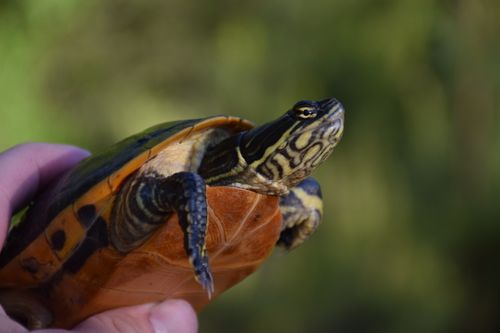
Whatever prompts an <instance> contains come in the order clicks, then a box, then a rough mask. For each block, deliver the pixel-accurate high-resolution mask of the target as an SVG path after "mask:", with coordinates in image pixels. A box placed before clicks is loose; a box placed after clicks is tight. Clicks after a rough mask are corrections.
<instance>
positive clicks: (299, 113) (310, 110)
mask: <svg viewBox="0 0 500 333" xmlns="http://www.w3.org/2000/svg"><path fill="white" fill-rule="evenodd" d="M293 111H294V113H295V116H296V117H297V118H299V119H310V118H314V117H316V115H317V114H318V110H317V108H315V107H313V106H300V107H295V108H294V109H293Z"/></svg>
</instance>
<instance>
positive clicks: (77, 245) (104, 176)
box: [0, 117, 281, 328]
mask: <svg viewBox="0 0 500 333" xmlns="http://www.w3.org/2000/svg"><path fill="white" fill-rule="evenodd" d="M251 127H252V124H251V123H249V122H248V121H246V120H243V119H241V118H236V117H212V118H207V119H196V120H187V121H181V122H175V123H167V124H162V125H158V126H155V127H153V128H150V129H149V130H146V131H145V132H143V133H140V134H137V135H135V136H132V137H130V138H128V139H125V140H124V141H122V142H120V143H118V144H116V145H115V146H113V147H111V148H110V149H109V150H107V151H105V152H104V153H102V154H100V155H96V156H93V157H91V158H88V159H86V160H84V161H83V162H82V163H81V164H80V165H79V166H77V167H76V168H75V169H73V170H72V171H71V172H69V173H68V174H67V175H66V176H65V177H63V178H62V179H61V180H60V181H59V182H58V184H56V185H55V186H53V187H52V188H51V190H50V191H49V192H48V193H47V194H45V195H44V196H43V198H42V199H41V200H40V201H39V203H37V204H36V205H35V206H34V207H33V208H32V209H30V210H29V211H28V214H27V215H26V218H25V219H24V220H23V221H22V222H21V223H20V225H19V226H17V227H15V228H14V229H13V230H12V231H11V233H10V234H9V237H8V241H7V244H6V246H5V248H4V249H3V250H2V253H1V254H0V288H1V289H2V290H3V291H9V297H14V298H15V295H16V294H15V293H12V291H19V295H21V294H22V295H23V296H22V298H20V300H19V302H21V303H22V302H23V300H24V299H26V300H27V301H26V304H28V303H29V302H28V300H30V301H31V299H32V300H34V301H35V303H41V304H43V305H44V306H45V307H47V309H48V310H49V312H50V313H51V315H52V319H50V320H49V319H47V318H42V319H38V318H37V319H36V320H39V321H42V322H44V323H43V324H42V325H44V324H46V323H48V322H49V321H50V322H51V324H50V326H53V327H63V328H68V327H72V326H73V325H75V324H77V323H78V322H79V321H81V320H83V319H85V318H86V317H88V316H90V315H92V314H95V313H98V312H101V311H104V310H107V309H112V308H115V307H119V306H126V305H134V304H140V303H146V302H152V301H160V300H164V299H168V298H183V299H185V300H187V301H189V302H190V303H191V304H192V305H193V306H194V307H195V308H196V309H197V310H199V309H201V308H202V307H203V306H205V305H206V304H207V303H208V302H209V301H210V300H209V299H208V296H207V294H206V292H205V291H204V290H203V289H202V287H201V286H200V285H199V284H198V283H197V282H196V281H195V279H194V274H193V270H192V268H191V266H190V263H189V260H188V257H187V254H186V252H185V249H184V242H183V239H184V235H183V232H182V230H181V228H180V226H179V223H178V221H177V217H176V215H175V214H174V215H172V216H171V217H170V218H169V220H168V221H166V223H165V225H164V226H163V227H161V228H160V229H159V230H158V231H157V232H155V233H154V234H153V235H152V236H151V237H150V238H149V239H148V240H147V241H146V242H145V243H144V244H142V245H141V246H140V247H138V248H136V249H134V250H132V251H130V252H128V253H127V254H121V253H119V252H118V251H116V250H115V249H114V248H113V247H112V246H111V245H110V244H109V242H108V236H107V230H108V224H109V221H110V216H111V210H112V206H113V199H114V197H115V196H116V194H117V193H118V191H119V190H120V188H121V186H122V185H123V183H124V181H125V180H126V179H127V177H129V176H130V175H132V174H133V173H134V172H136V171H137V170H138V169H139V168H140V167H141V166H142V165H143V164H144V163H145V162H146V161H148V160H150V159H151V158H153V157H154V156H156V155H157V154H158V153H159V152H161V151H163V150H164V149H166V148H167V147H169V146H171V145H175V144H177V143H180V142H182V141H185V140H186V139H188V138H189V137H191V136H193V135H197V134H199V133H203V132H204V131H208V130H210V129H213V128H219V129H223V130H225V131H227V132H229V133H230V134H231V133H236V132H239V131H243V130H247V129H249V128H251ZM207 199H208V209H209V223H208V231H207V251H208V255H209V258H210V265H211V268H212V272H213V276H214V283H215V291H214V294H213V295H212V298H214V297H216V296H217V295H219V294H220V293H221V292H223V291H224V290H226V289H227V288H229V287H231V286H233V285H234V284H236V283H237V282H239V281H241V280H242V279H243V278H245V277H246V276H248V275H249V274H250V273H252V272H253V271H254V270H255V269H256V268H257V267H258V265H259V264H260V263H261V262H262V261H263V260H264V259H265V258H266V257H267V256H268V255H269V254H270V253H271V251H272V249H273V248H274V245H275V244H276V241H277V239H278V236H279V232H280V227H281V214H280V211H279V205H278V198H277V197H272V196H264V195H260V194H257V193H254V192H251V191H247V190H242V189H238V188H229V187H209V186H207ZM0 293H1V292H0ZM12 295H14V296H12ZM26 295H28V297H27V296H26ZM1 301H2V300H1V297H0V302H1ZM6 303H8V302H6ZM7 310H8V309H7ZM33 311H34V312H35V315H36V311H35V310H33ZM40 316H42V314H40ZM36 320H35V321H36Z"/></svg>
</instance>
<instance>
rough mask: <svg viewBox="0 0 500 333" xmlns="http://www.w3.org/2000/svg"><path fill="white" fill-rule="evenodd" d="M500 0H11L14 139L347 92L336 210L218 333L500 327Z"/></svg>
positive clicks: (330, 189)
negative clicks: (237, 0)
mask: <svg viewBox="0 0 500 333" xmlns="http://www.w3.org/2000/svg"><path fill="white" fill-rule="evenodd" d="M499 36H500V2H498V1H495V0H489V1H488V0H470V1H466V0H461V1H459V0H446V1H431V0H422V1H414V0H383V1H369V0H351V1H340V0H337V1H320V0H308V1H301V0H289V1H276V0H269V1H261V0H258V1H246V2H243V1H239V2H236V1H221V0H219V1H209V2H194V1H185V0H184V1H181V0H168V1H159V0H155V1H131V0H127V1H126V0H111V1H97V0H88V1H66V0H45V1H34V0H33V1H21V0H12V1H6V0H0V101H1V102H0V124H1V131H0V149H6V148H8V147H10V146H12V145H14V144H17V143H21V142H25V141H50V142H63V143H70V144H75V145H79V146H83V147H85V148H87V149H89V150H91V151H98V150H99V149H102V147H105V146H108V145H110V144H112V143H113V142H115V141H117V140H119V139H121V138H123V137H125V136H128V135H130V134H133V133H135V132H138V131H141V130H142V129H144V128H146V127H149V126H151V125H153V124H156V123H159V122H165V121H170V120H176V119H186V118H192V117H203V116H208V115H213V114H230V115H238V116H242V117H245V118H248V119H251V120H253V121H255V122H256V123H263V122H265V121H267V120H270V119H274V118H276V117H278V116H279V115H281V114H282V113H283V112H284V111H286V110H287V109H288V108H289V107H291V106H292V105H293V103H295V102H296V101H297V100H300V99H320V98H323V97H327V96H335V97H336V98H338V99H339V100H340V101H342V103H343V104H344V106H345V108H346V110H347V113H346V129H345V134H344V138H343V141H342V142H341V144H340V145H339V146H338V148H337V149H336V151H335V152H334V154H333V156H332V157H331V158H330V159H329V161H328V162H327V163H326V164H325V165H323V166H322V167H320V169H319V170H318V171H317V172H316V176H317V178H319V179H320V182H321V183H322V186H323V194H324V197H325V203H326V212H325V219H324V222H323V224H322V225H321V226H320V229H319V231H318V233H317V234H316V235H314V236H313V238H312V239H311V240H310V241H309V242H307V243H306V244H304V245H303V246H302V247H301V248H300V249H298V250H297V251H295V252H292V253H290V254H284V253H282V252H277V253H275V254H274V255H273V256H272V257H271V258H270V259H269V260H268V261H267V262H266V263H265V264H264V266H263V267H262V268H261V269H260V270H259V271H258V272H257V273H256V274H254V275H253V276H251V277H250V278H248V279H247V280H246V281H244V282H243V283H241V284H240V285H238V286H237V287H235V288H234V289H232V290H230V291H229V292H227V293H226V294H224V295H223V296H222V297H220V298H219V299H217V300H216V301H215V302H213V304H211V305H210V306H209V307H208V308H207V309H206V310H204V311H203V312H202V313H201V314H200V320H201V331H202V332H233V331H238V332H273V331H274V332H288V333H292V332H306V331H309V332H332V331H335V332H499V331H500V283H499V281H500V266H499V259H498V258H499V257H500V206H499V198H500V119H499V118H500V113H499V96H500V94H499V93H500V43H499Z"/></svg>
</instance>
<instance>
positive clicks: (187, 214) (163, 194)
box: [110, 172, 214, 298]
mask: <svg viewBox="0 0 500 333" xmlns="http://www.w3.org/2000/svg"><path fill="white" fill-rule="evenodd" d="M173 212H175V213H177V216H178V218H179V223H180V225H181V227H182V229H183V230H184V234H185V238H184V242H185V243H184V244H185V248H186V252H187V254H188V256H189V260H190V262H191V265H192V266H193V269H194V273H195V277H196V280H197V281H198V282H199V283H200V284H201V285H202V287H203V288H204V289H205V290H206V291H207V294H208V297H209V298H210V297H211V295H212V293H213V291H214V284H213V278H212V273H211V272H210V267H209V264H208V256H207V251H206V249H205V239H206V232H207V199H206V187H205V181H204V180H203V178H202V177H201V176H200V175H198V174H196V173H192V172H179V173H176V174H173V175H171V176H169V177H163V176H161V175H158V174H148V175H142V176H139V177H137V178H134V179H132V180H131V181H130V182H129V183H128V184H127V185H126V186H125V187H124V188H123V190H122V192H121V193H120V195H119V197H118V200H117V203H116V205H115V207H114V209H113V218H112V219H113V222H112V225H111V233H110V238H111V242H112V244H113V245H114V247H115V248H116V249H118V250H119V251H121V252H128V251H130V250H132V249H134V248H135V247H137V246H138V245H140V244H142V243H143V242H144V241H145V240H146V239H147V238H148V237H149V236H150V235H151V234H152V233H153V232H154V231H155V230H157V229H158V228H159V227H160V226H161V225H162V224H163V223H165V221H166V219H167V218H168V217H169V216H170V215H171V214H172V213H173Z"/></svg>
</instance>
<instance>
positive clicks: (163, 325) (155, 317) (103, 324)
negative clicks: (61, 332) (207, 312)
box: [74, 300, 198, 333]
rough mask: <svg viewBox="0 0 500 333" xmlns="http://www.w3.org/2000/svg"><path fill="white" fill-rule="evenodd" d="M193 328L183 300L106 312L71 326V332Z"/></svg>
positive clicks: (190, 332)
mask: <svg viewBox="0 0 500 333" xmlns="http://www.w3.org/2000/svg"><path fill="white" fill-rule="evenodd" d="M197 330H198V320H197V318H196V314H195V312H194V310H193V308H192V307H191V305H190V304H189V303H187V302H186V301H183V300H168V301H165V302H162V303H158V304H144V305H137V306H131V307H125V308H119V309H115V310H110V311H106V312H103V313H100V314H97V315H95V316H93V317H90V318H89V319H87V320H85V321H84V322H82V323H81V324H79V325H78V326H77V327H75V328H74V331H75V332H81V333H87V332H88V333H90V332H92V333H94V332H103V333H104V332H106V333H142V332H151V333H167V332H168V333H195V332H197Z"/></svg>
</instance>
